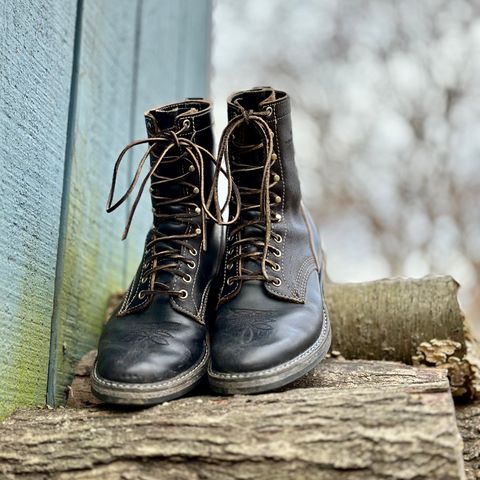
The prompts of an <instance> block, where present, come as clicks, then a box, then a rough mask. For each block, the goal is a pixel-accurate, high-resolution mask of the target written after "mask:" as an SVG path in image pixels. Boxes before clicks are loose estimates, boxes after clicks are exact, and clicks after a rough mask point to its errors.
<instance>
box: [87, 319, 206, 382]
mask: <svg viewBox="0 0 480 480" xmlns="http://www.w3.org/2000/svg"><path fill="white" fill-rule="evenodd" d="M178 316H179V317H181V315H178ZM137 320H138V319H137ZM204 330H205V329H204V327H203V326H202V325H200V324H197V323H196V322H194V321H192V320H191V319H186V321H183V320H180V321H174V320H172V319H170V320H169V321H161V322H158V321H151V320H150V319H148V320H147V321H141V322H138V321H135V320H134V319H132V318H131V316H129V317H114V318H112V319H111V320H110V322H109V324H107V326H106V328H105V330H104V333H103V334H102V337H101V339H100V343H99V349H98V356H97V363H96V372H97V374H98V375H99V376H100V377H101V378H103V379H106V380H109V381H116V382H122V383H140V384H143V383H155V382H161V381H164V380H168V379H171V378H174V377H176V376H178V375H180V374H182V373H183V372H185V371H187V370H188V369H189V368H191V367H192V366H194V365H195V364H196V363H197V362H199V361H200V360H201V358H202V356H203V355H204V353H205V348H206V344H205V331H204Z"/></svg>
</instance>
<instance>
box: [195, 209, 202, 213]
mask: <svg viewBox="0 0 480 480" xmlns="http://www.w3.org/2000/svg"><path fill="white" fill-rule="evenodd" d="M201 212H202V211H201V210H200V207H195V213H196V214H197V215H200V213H201Z"/></svg>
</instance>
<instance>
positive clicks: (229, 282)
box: [227, 277, 233, 285]
mask: <svg viewBox="0 0 480 480" xmlns="http://www.w3.org/2000/svg"><path fill="white" fill-rule="evenodd" d="M232 278H233V277H228V278H227V285H233V280H232Z"/></svg>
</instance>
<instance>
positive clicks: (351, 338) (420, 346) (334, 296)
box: [326, 276, 478, 398]
mask: <svg viewBox="0 0 480 480" xmlns="http://www.w3.org/2000/svg"><path fill="white" fill-rule="evenodd" d="M458 288H459V285H458V283H457V282H456V281H455V280H454V279H453V278H452V277H449V276H429V277H424V278H422V279H400V278H396V279H384V280H378V281H374V282H367V283H351V284H348V283H346V284H336V283H329V284H327V285H326V299H327V305H328V308H329V312H330V318H331V321H332V330H333V335H332V337H333V341H332V350H333V351H334V352H335V353H337V352H338V353H337V355H338V354H341V356H342V357H344V358H347V359H356V358H363V359H372V360H395V361H401V362H404V363H408V364H411V363H412V362H413V363H414V364H415V365H427V366H436V367H441V368H445V369H446V370H447V371H448V374H449V378H450V380H451V384H452V393H453V394H454V395H455V396H467V397H470V398H472V397H475V396H476V395H477V394H478V385H477V382H478V365H477V362H476V360H475V356H474V355H473V354H472V346H471V344H470V343H469V341H468V336H469V333H468V328H467V326H466V323H465V316H464V314H463V312H462V310H461V309H460V306H459V303H458V298H457V293H458ZM472 341H473V339H472V338H471V337H470V342H472Z"/></svg>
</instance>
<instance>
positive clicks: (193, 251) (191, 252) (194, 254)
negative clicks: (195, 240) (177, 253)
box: [188, 248, 198, 257]
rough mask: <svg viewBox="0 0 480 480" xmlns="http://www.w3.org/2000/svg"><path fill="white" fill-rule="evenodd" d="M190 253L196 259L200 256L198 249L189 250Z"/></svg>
mask: <svg viewBox="0 0 480 480" xmlns="http://www.w3.org/2000/svg"><path fill="white" fill-rule="evenodd" d="M188 252H189V253H190V255H193V256H194V257H195V256H196V255H197V254H198V252H197V249H196V248H189V249H188Z"/></svg>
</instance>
